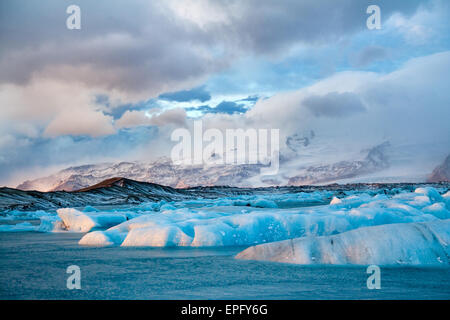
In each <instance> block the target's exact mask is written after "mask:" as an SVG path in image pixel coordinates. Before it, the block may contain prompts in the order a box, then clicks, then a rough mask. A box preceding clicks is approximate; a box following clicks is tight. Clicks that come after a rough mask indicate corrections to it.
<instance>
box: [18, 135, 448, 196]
mask: <svg viewBox="0 0 450 320" xmlns="http://www.w3.org/2000/svg"><path fill="white" fill-rule="evenodd" d="M291 140H292V139H291ZM297 140H298V141H297ZM297 140H295V141H294V140H292V141H291V145H292V146H293V145H294V142H298V144H299V145H301V144H302V143H304V141H305V140H304V138H301V139H297ZM391 149H392V147H391V146H390V143H389V142H384V143H382V144H379V145H376V146H374V147H372V148H369V149H366V150H363V151H361V152H360V153H359V154H356V155H353V156H350V155H349V156H348V157H347V158H344V159H343V160H339V161H334V162H333V161H330V162H328V163H327V162H322V161H321V162H319V163H317V162H310V163H306V164H304V163H302V160H301V159H300V158H301V156H302V155H300V156H299V155H298V154H294V155H293V156H292V155H291V156H290V157H288V156H286V155H284V154H282V155H281V156H280V171H279V173H278V174H277V175H274V176H261V175H260V169H261V167H262V165H260V164H256V165H255V164H251V165H250V164H241V165H209V166H207V165H197V166H192V165H176V164H173V163H172V161H171V159H170V158H167V157H162V158H159V159H158V160H156V161H153V162H137V161H136V162H119V163H99V164H90V165H83V166H76V167H70V168H67V169H64V170H61V171H59V172H57V173H55V174H52V175H50V176H47V177H43V178H38V179H34V180H27V181H25V182H23V183H21V184H20V185H18V186H17V188H18V189H21V190H37V191H63V190H64V191H74V190H79V189H82V188H86V187H88V186H92V185H94V184H97V183H99V182H101V181H103V180H106V179H111V178H114V177H124V178H128V179H133V180H137V181H142V182H150V183H156V184H160V185H165V186H170V187H174V188H188V187H196V186H233V187H262V186H280V185H294V186H302V185H319V184H329V183H336V182H338V183H353V182H411V181H406V180H403V179H404V177H403V178H402V177H401V178H398V179H390V180H389V179H388V178H389V176H388V175H386V177H388V178H383V176H384V175H383V173H384V172H385V171H386V170H388V169H389V168H390V167H391V161H392V159H391V157H390V156H391V153H389V152H390V150H391ZM304 158H305V157H303V158H302V159H304ZM299 159H300V160H299ZM405 161H407V159H406V160H402V163H404V162H405ZM397 162H398V161H397ZM448 168H449V158H447V162H445V163H444V164H442V165H441V166H440V167H438V168H436V170H435V172H434V173H433V175H432V176H431V177H430V182H438V181H448V177H449V170H448ZM429 172H431V169H430V171H429ZM378 173H380V175H379V176H378V178H376V177H375V178H372V180H370V181H369V180H367V178H368V177H369V175H373V174H378ZM364 179H366V180H364ZM425 179H426V178H425V177H424V178H423V179H417V180H414V182H425Z"/></svg>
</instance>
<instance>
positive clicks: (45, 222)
mask: <svg viewBox="0 0 450 320" xmlns="http://www.w3.org/2000/svg"><path fill="white" fill-rule="evenodd" d="M56 212H57V214H58V215H57V216H55V215H48V216H44V217H41V225H40V227H39V231H42V232H58V231H71V232H88V231H90V230H92V229H94V228H109V227H111V226H114V225H117V224H120V223H122V222H124V221H126V220H127V216H126V215H124V214H118V213H114V212H106V213H105V212H96V211H93V210H89V211H88V212H82V211H79V210H76V209H72V208H65V209H58V210H57V211H56Z"/></svg>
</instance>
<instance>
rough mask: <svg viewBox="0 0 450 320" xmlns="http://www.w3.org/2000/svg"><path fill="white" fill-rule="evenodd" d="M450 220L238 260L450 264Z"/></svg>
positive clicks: (252, 253)
mask: <svg viewBox="0 0 450 320" xmlns="http://www.w3.org/2000/svg"><path fill="white" fill-rule="evenodd" d="M449 245H450V219H446V220H434V221H429V222H422V223H403V224H389V225H382V226H373V227H366V228H360V229H356V230H351V231H348V232H344V233H341V234H338V235H333V236H322V237H317V236H312V237H303V238H296V239H290V240H284V241H279V242H274V243H268V244H261V245H257V246H252V247H250V248H247V249H246V250H244V251H242V252H240V253H239V254H238V255H237V256H236V258H237V259H245V260H265V261H276V262H284V263H295V264H337V265H344V264H359V265H368V264H376V265H393V264H406V265H441V264H445V265H448V264H450V258H449V257H450V247H449Z"/></svg>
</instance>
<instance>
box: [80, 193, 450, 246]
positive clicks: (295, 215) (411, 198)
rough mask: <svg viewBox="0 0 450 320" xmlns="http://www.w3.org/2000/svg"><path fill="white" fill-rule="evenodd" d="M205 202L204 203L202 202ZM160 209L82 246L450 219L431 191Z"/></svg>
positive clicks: (236, 240) (213, 240)
mask: <svg viewBox="0 0 450 320" xmlns="http://www.w3.org/2000/svg"><path fill="white" fill-rule="evenodd" d="M198 201H201V200H198ZM206 203H208V206H206V207H198V203H197V205H196V206H197V207H195V206H194V207H191V208H189V207H188V206H185V207H183V208H175V207H173V206H171V207H166V209H164V208H163V207H161V208H160V211H151V212H147V214H141V215H140V216H138V217H136V218H133V219H130V220H129V221H125V222H123V223H120V224H118V225H116V226H114V227H112V228H109V229H108V230H104V231H94V232H90V233H88V234H86V235H85V236H84V237H83V238H82V239H81V240H80V242H79V243H80V244H82V245H94V246H107V245H121V246H151V247H169V246H192V247H208V246H241V245H254V244H260V243H267V242H274V241H280V240H285V239H292V238H298V237H305V236H329V235H335V234H339V233H342V232H346V231H349V230H353V229H357V228H361V227H368V226H375V225H383V224H393V223H411V222H426V221H433V220H440V219H448V218H450V211H449V210H448V209H449V203H448V202H447V200H446V197H443V196H441V195H440V194H439V193H438V192H437V191H436V190H434V189H432V188H419V189H417V190H416V192H404V193H400V194H398V195H395V196H391V197H388V196H387V195H385V194H377V195H375V196H371V195H369V194H364V193H363V194H359V195H350V196H347V197H344V198H342V199H340V201H335V203H333V204H332V205H322V206H315V207H307V208H293V209H292V208H290V209H280V208H271V207H270V206H266V207H263V208H256V207H251V206H250V207H242V206H209V204H210V201H209V200H208V201H206Z"/></svg>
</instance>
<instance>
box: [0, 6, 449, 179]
mask: <svg viewBox="0 0 450 320" xmlns="http://www.w3.org/2000/svg"><path fill="white" fill-rule="evenodd" d="M71 4H76V5H78V6H79V7H80V9H81V29H80V30H69V29H67V27H66V19H67V17H68V16H69V15H68V14H67V13H66V8H67V7H68V6H69V5H71ZM370 4H377V5H378V6H379V7H380V8H381V29H380V30H369V29H368V28H367V26H366V20H367V18H368V17H369V14H367V13H366V9H367V7H368V5H370ZM449 30H450V2H449V1H446V0H430V1H426V0H421V1H416V0H404V1H402V0H396V1H388V0H376V1H374V0H371V1H365V0H340V1H336V0H314V1H313V0H287V1H269V0H267V1H266V0H245V1H242V0H223V1H221V0H210V1H208V0H186V1H184V0H164V1H148V0H146V1H139V0H132V1H124V0H120V1H119V0H97V1H90V0H89V1H87V0H71V1H64V0H54V1H51V0H43V1H25V0H2V1H1V2H0V43H1V45H0V185H16V184H17V183H19V182H21V181H22V180H24V179H25V178H32V177H39V176H43V175H46V174H48V173H51V172H53V171H54V170H57V169H60V168H64V167H67V166H70V165H79V164H86V163H96V162H104V161H122V160H144V161H146V160H153V159H155V158H157V157H159V156H162V155H168V154H169V153H170V147H171V142H170V139H169V137H170V133H171V132H172V131H173V130H174V129H175V128H180V127H187V128H189V127H191V126H192V121H193V120H195V119H203V120H204V122H205V124H206V126H208V127H212V128H219V129H225V128H250V127H251V128H280V130H281V131H280V135H281V137H282V139H284V140H282V141H285V139H286V138H287V137H289V136H293V135H300V136H301V135H303V134H304V133H305V132H310V131H311V130H313V131H314V132H315V136H316V137H317V138H316V139H315V140H314V141H313V142H312V143H311V144H312V146H311V148H310V149H308V150H305V151H304V154H308V156H310V157H314V158H318V159H320V160H321V161H323V162H324V163H325V162H327V161H329V159H331V158H333V157H334V156H336V154H338V153H340V152H341V153H345V152H347V151H348V152H349V154H351V153H350V152H355V151H357V150H363V149H364V148H370V147H372V146H374V145H377V144H379V143H382V142H384V141H389V142H390V144H391V146H393V148H396V150H397V153H396V154H397V155H398V159H402V157H403V158H404V159H407V160H409V159H408V157H414V159H419V160H420V161H422V162H423V165H424V168H425V169H426V170H428V169H429V168H431V167H433V166H434V165H436V164H437V163H439V162H441V161H442V160H443V158H444V157H445V155H446V154H448V153H450V125H449V119H450V90H448V84H449V83H450V32H449ZM314 144H315V145H314ZM301 160H302V158H301V152H300V156H299V161H301ZM399 161H400V160H399ZM425 169H424V170H425Z"/></svg>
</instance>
